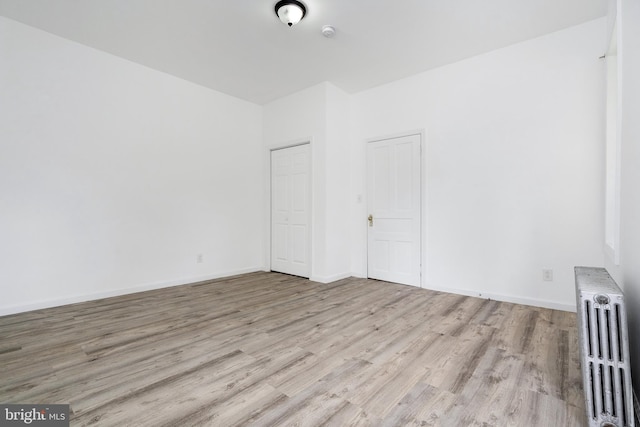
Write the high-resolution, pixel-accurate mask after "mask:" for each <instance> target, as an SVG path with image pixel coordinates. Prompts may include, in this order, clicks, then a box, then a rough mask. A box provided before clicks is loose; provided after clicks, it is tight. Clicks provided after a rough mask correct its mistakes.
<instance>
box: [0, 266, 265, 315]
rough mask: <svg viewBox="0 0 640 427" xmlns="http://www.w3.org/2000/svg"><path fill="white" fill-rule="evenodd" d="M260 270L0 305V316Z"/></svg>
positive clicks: (247, 270)
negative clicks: (12, 304) (27, 302)
mask: <svg viewBox="0 0 640 427" xmlns="http://www.w3.org/2000/svg"><path fill="white" fill-rule="evenodd" d="M256 271H262V268H248V269H243V270H235V271H227V272H223V273H216V274H210V275H206V276H197V277H186V278H183V279H176V280H170V281H163V282H155V283H145V284H141V285H135V286H131V287H128V288H121V289H114V290H110V291H105V292H94V293H90V294H82V295H75V296H71V297H65V298H56V299H51V300H42V301H37V302H34V303H29V304H19V305H14V306H7V307H0V316H7V315H9V314H17V313H24V312H26V311H33V310H40V309H43V308H51V307H59V306H61V305H67V304H75V303H79V302H86V301H93V300H97V299H102V298H110V297H117V296H120V295H127V294H135V293H136V292H144V291H151V290H154V289H162V288H169V287H171V286H180V285H187V284H189V283H197V282H204V281H206V280H213V279H219V278H221V277H229V276H236V275H238V274H246V273H254V272H256Z"/></svg>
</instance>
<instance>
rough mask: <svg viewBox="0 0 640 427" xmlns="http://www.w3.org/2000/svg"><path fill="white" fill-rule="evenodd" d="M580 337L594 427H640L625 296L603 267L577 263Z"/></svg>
mask: <svg viewBox="0 0 640 427" xmlns="http://www.w3.org/2000/svg"><path fill="white" fill-rule="evenodd" d="M575 277H576V299H577V307H578V313H577V315H578V336H579V339H580V355H581V365H582V379H583V388H584V394H585V408H586V411H587V421H588V423H589V424H588V425H589V426H590V427H601V426H603V425H607V426H616V427H634V423H635V419H634V416H633V399H632V392H631V378H630V376H631V375H630V368H629V366H628V364H627V363H628V362H627V361H628V360H629V339H628V335H627V333H628V332H627V321H626V310H625V304H624V296H623V294H622V291H621V290H620V288H619V287H618V286H617V285H616V283H615V282H614V281H613V279H612V278H611V277H610V276H609V274H608V273H607V271H606V270H605V269H603V268H591V267H576V269H575Z"/></svg>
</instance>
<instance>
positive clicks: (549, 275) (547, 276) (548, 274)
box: [542, 268, 553, 282]
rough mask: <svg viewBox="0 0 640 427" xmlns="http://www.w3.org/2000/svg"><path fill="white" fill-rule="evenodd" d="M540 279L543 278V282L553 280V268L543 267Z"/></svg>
mask: <svg viewBox="0 0 640 427" xmlns="http://www.w3.org/2000/svg"><path fill="white" fill-rule="evenodd" d="M542 280H544V281H545V282H553V270H552V269H550V268H543V269H542Z"/></svg>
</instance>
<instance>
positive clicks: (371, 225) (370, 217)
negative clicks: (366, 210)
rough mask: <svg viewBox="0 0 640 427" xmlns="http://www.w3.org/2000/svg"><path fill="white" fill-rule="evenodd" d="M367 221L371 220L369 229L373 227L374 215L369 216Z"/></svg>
mask: <svg viewBox="0 0 640 427" xmlns="http://www.w3.org/2000/svg"><path fill="white" fill-rule="evenodd" d="M367 219H368V220H369V227H373V215H371V214H369V216H368V217H367Z"/></svg>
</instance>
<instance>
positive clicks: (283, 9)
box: [275, 0, 307, 27]
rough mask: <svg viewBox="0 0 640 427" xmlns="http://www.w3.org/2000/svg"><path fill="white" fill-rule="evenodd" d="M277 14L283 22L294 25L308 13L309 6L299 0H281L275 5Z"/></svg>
mask: <svg viewBox="0 0 640 427" xmlns="http://www.w3.org/2000/svg"><path fill="white" fill-rule="evenodd" d="M275 11H276V15H278V18H280V20H281V21H282V23H283V24H287V25H288V26H290V27H292V26H294V25H296V24H297V23H298V22H300V20H301V19H302V18H304V16H305V15H306V14H307V8H306V7H305V6H304V4H302V3H300V2H299V1H297V0H281V1H279V2H278V3H276V6H275Z"/></svg>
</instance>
